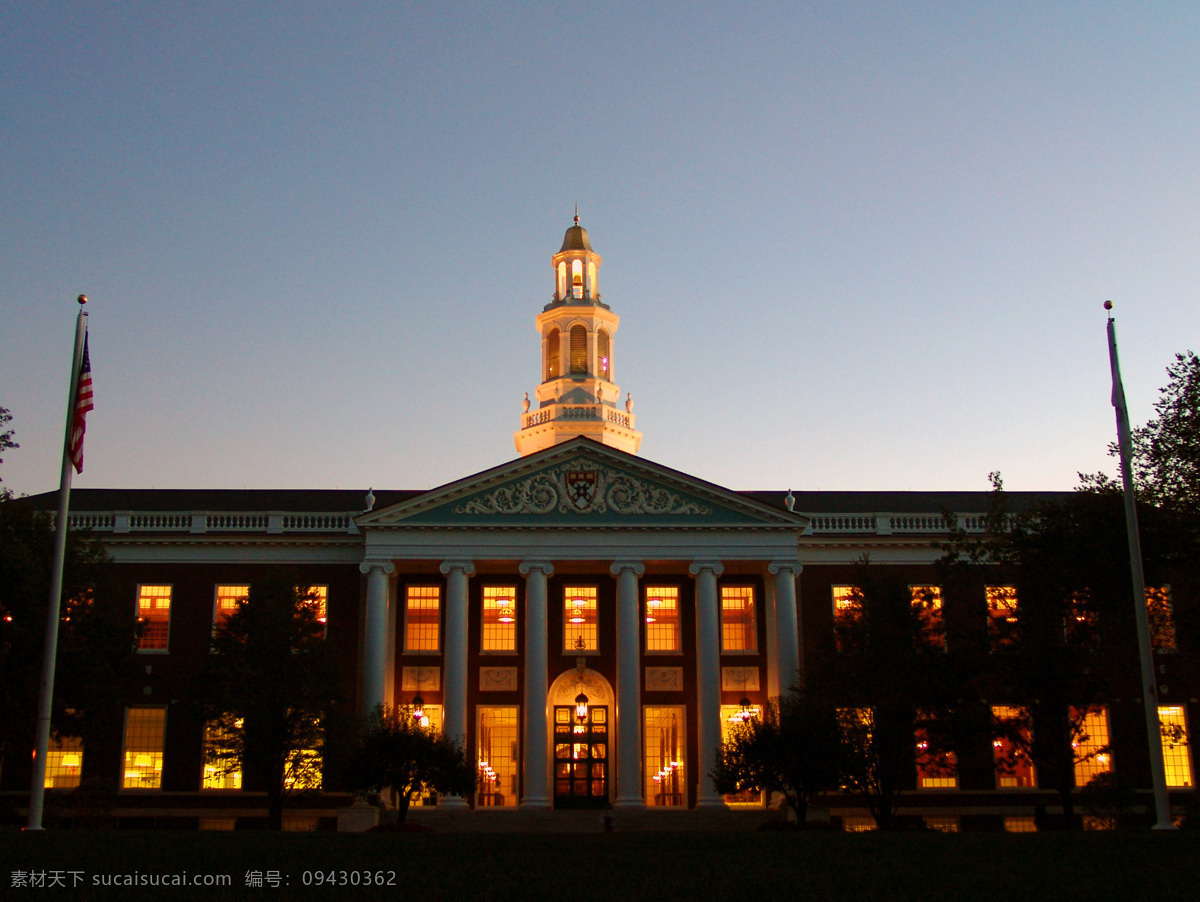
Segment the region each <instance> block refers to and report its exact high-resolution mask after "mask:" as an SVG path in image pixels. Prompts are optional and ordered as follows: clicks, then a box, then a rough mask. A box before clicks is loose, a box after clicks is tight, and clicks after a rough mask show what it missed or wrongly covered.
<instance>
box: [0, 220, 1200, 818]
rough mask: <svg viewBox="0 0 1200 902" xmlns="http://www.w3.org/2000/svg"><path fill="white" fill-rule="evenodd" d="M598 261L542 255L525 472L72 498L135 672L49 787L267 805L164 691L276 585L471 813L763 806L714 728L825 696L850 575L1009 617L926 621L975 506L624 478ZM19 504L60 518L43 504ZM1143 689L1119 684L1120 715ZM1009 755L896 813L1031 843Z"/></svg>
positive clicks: (609, 319)
mask: <svg viewBox="0 0 1200 902" xmlns="http://www.w3.org/2000/svg"><path fill="white" fill-rule="evenodd" d="M600 264H601V258H600V256H599V255H598V254H597V253H595V251H594V250H593V249H592V246H591V242H590V240H589V237H588V234H587V232H586V231H585V230H584V229H583V228H582V227H581V226H580V225H579V223H578V217H576V220H575V224H574V225H573V226H572V227H570V228H569V229H568V230H567V232H566V235H565V237H564V240H563V244H562V247H561V248H560V250H559V251H558V252H557V253H556V254H554V255H553V257H552V266H553V272H554V280H555V283H554V284H555V292H554V299H553V300H552V301H551V303H549V304H547V305H546V306H545V308H544V309H543V310H542V311H541V312H540V313H539V314H538V315H537V318H536V325H537V329H538V332H539V335H540V340H541V341H540V343H541V347H540V361H541V376H542V381H541V382H540V384H539V385H538V386H537V388H536V390H535V399H534V400H530V399H529V398H528V396H527V398H526V404H525V408H526V409H525V411H524V413H523V414H522V419H521V424H520V428H519V429H518V430H517V431H516V433H515V436H514V440H515V444H516V448H517V451H518V452H519V454H520V456H519V457H518V458H517V459H515V460H512V461H509V462H507V463H503V464H501V465H499V466H497V467H494V468H492V469H490V470H486V471H484V472H482V473H476V474H472V475H469V476H466V477H464V478H462V479H459V480H457V481H455V482H452V483H449V484H447V485H444V486H441V487H438V488H435V489H431V490H422V491H407V490H406V491H383V490H381V491H379V492H368V493H361V492H348V491H318V490H298V491H268V490H261V491H260V490H241V491H237V490H220V491H209V490H78V491H76V492H75V493H74V495H73V497H72V514H71V526H72V527H76V528H77V527H89V528H91V529H93V530H95V531H96V532H97V533H98V534H100V535H101V536H103V538H104V541H105V544H106V546H107V548H108V550H109V552H110V553H111V554H112V556H113V557H114V559H115V560H116V562H117V563H116V567H117V572H118V576H119V591H120V592H122V593H124V594H125V595H127V597H128V599H129V603H130V605H131V606H136V608H137V611H138V616H139V617H140V618H141V619H142V620H143V621H144V622H145V624H146V625H145V628H144V630H143V633H142V637H141V640H140V643H139V647H138V648H137V649H136V651H135V652H134V655H135V658H136V660H137V663H138V664H139V668H138V677H137V679H136V680H135V681H134V682H133V683H131V684H130V685H129V686H127V687H121V688H119V690H118V692H117V693H116V694H120V695H121V696H122V698H121V699H120V703H121V704H122V705H123V706H124V708H125V721H124V723H125V726H124V733H123V735H122V737H121V738H120V742H119V743H117V742H114V743H113V744H112V751H111V752H109V753H108V754H107V757H105V756H103V755H101V754H99V753H97V754H92V753H91V751H90V750H88V749H80V748H71V747H69V746H68V747H65V748H63V747H60V748H58V749H57V750H56V751H55V753H54V754H53V756H52V758H51V760H50V762H49V763H50V776H49V777H48V781H50V782H52V783H53V785H55V786H71V785H74V784H75V783H77V782H78V780H79V778H80V775H81V773H83V774H86V773H88V772H91V773H109V774H114V773H121V774H123V777H122V785H123V787H124V789H125V790H126V791H125V792H123V793H122V795H121V798H120V800H119V803H118V806H117V808H118V811H119V813H120V814H121V816H122V817H123V818H127V819H130V820H134V819H138V818H141V819H146V818H154V819H155V820H156V821H157V822H162V823H166V822H171V823H182V824H187V823H193V822H196V821H197V820H198V821H199V822H201V823H204V824H210V825H226V826H228V825H229V824H231V823H232V821H233V819H235V818H237V817H249V816H253V815H254V814H255V813H257V812H259V811H260V809H261V801H256V800H255V799H254V797H253V795H252V794H249V793H243V792H241V791H240V781H238V780H237V779H235V778H230V777H218V776H215V775H214V774H212V773H211V772H206V768H205V764H204V754H203V749H204V744H205V742H206V741H212V738H211V737H207V739H206V730H205V725H204V723H202V722H200V721H198V720H197V719H196V718H195V716H194V715H189V714H188V713H187V711H186V710H185V709H184V706H181V705H179V704H178V696H179V694H180V692H181V691H182V687H183V686H184V685H185V684H186V682H187V681H188V680H189V679H192V678H194V675H195V673H196V672H197V670H198V668H199V664H200V662H201V661H203V659H204V657H205V656H206V655H207V654H208V653H209V647H210V640H211V635H212V631H213V628H214V624H215V623H216V622H218V621H219V620H220V618H221V617H222V616H223V614H224V613H225V612H227V611H229V610H230V609H231V606H233V605H235V604H236V603H237V600H238V599H239V598H242V597H244V596H245V595H246V592H247V591H248V586H250V585H252V584H254V583H255V582H256V581H258V580H260V579H262V578H263V577H264V576H265V575H266V574H268V573H271V572H275V571H278V570H280V569H282V568H287V569H288V570H289V572H292V573H295V574H297V578H298V579H300V580H302V581H303V582H304V583H305V584H308V585H311V586H313V587H316V588H317V590H318V591H319V593H320V597H321V598H322V604H323V608H324V610H323V614H324V616H325V618H326V624H327V627H326V628H327V641H328V642H330V643H332V645H333V646H334V647H335V649H336V652H337V656H338V658H339V660H340V661H341V664H342V672H343V673H344V675H345V686H344V690H345V692H344V694H345V695H346V696H347V697H348V698H351V699H353V704H354V705H355V706H356V707H357V709H358V710H359V711H362V712H366V711H369V710H370V709H371V708H372V707H373V706H375V705H377V704H379V703H386V704H389V705H393V706H402V705H413V704H414V702H415V701H416V703H417V704H419V705H420V707H421V708H422V710H423V711H424V716H425V717H427V718H428V719H429V720H430V722H432V723H433V724H434V725H435V726H439V727H440V728H441V729H442V730H444V731H446V732H447V733H449V734H452V735H454V736H457V737H461V738H462V740H463V742H464V743H465V744H466V747H467V749H468V750H469V754H471V755H474V756H475V758H476V760H477V761H478V762H479V774H480V778H479V779H480V782H479V788H478V791H477V792H476V793H475V794H474V797H473V798H469V799H461V798H443V799H440V800H438V805H437V807H438V808H439V809H443V810H444V809H447V808H449V809H451V810H453V809H455V808H458V809H465V808H467V807H471V808H474V809H475V810H476V812H477V815H476V816H478V817H486V816H488V814H487V812H484V811H483V810H482V809H486V808H520V809H533V810H538V809H547V810H554V811H558V810H562V809H568V808H580V807H583V808H587V807H606V808H607V807H609V806H611V807H612V808H614V809H617V810H618V811H620V810H622V809H630V810H644V809H652V808H662V809H679V810H692V809H704V808H713V809H723V808H726V807H729V806H734V807H745V808H747V809H749V810H761V809H763V807H764V806H765V804H766V800H764V799H762V798H759V797H737V798H726V797H722V796H721V795H719V794H717V793H716V792H715V790H714V789H713V787H712V784H711V781H710V780H708V779H707V778H706V775H707V774H708V773H709V772H710V771H711V770H712V767H713V764H714V756H715V750H716V749H717V747H718V744H719V743H720V741H721V739H722V737H723V735H724V734H725V732H726V730H727V729H728V727H729V724H730V723H731V722H736V721H737V720H738V719H739V718H740V717H742V716H744V715H745V714H746V713H747V712H751V713H752V712H753V711H754V710H755V709H757V708H760V707H761V706H762V705H764V704H765V703H766V701H767V700H768V699H769V698H771V697H774V696H778V695H780V694H781V693H782V692H784V691H786V689H787V688H788V687H789V686H790V685H792V684H793V683H794V681H795V675H796V674H797V672H798V671H803V672H805V673H806V674H807V676H808V678H809V679H819V678H820V673H819V672H816V671H814V668H815V667H817V666H818V665H817V664H815V663H814V662H817V661H819V660H821V659H822V656H823V655H825V654H827V653H828V652H830V651H832V650H833V649H834V624H835V620H836V618H837V617H838V616H839V612H840V611H843V610H844V609H845V607H846V605H847V603H848V601H849V599H850V594H848V593H850V592H851V591H852V589H851V587H852V583H853V579H854V577H853V572H854V571H853V567H854V562H855V561H857V560H859V559H861V558H862V557H863V556H864V555H869V556H870V558H871V559H872V561H874V562H875V563H879V564H884V565H887V566H888V567H890V568H893V572H896V573H899V574H902V575H903V578H904V579H905V580H906V581H907V582H908V583H909V584H910V585H911V586H913V587H917V588H919V589H921V590H922V591H924V592H925V595H924V596H923V597H924V598H925V601H926V603H927V604H930V605H932V606H933V608H934V609H935V614H936V616H937V617H938V619H939V623H941V622H943V621H944V623H945V627H946V635H947V636H948V637H949V638H948V641H950V642H955V641H958V639H959V638H960V637H961V636H963V635H967V634H976V635H985V634H986V632H987V630H988V629H989V623H994V622H995V619H996V618H997V617H1001V618H1003V617H1006V616H1011V615H1012V613H1013V611H1012V608H1011V605H1012V597H1011V593H1008V594H1006V590H1005V587H995V586H992V587H989V586H986V585H985V582H986V580H985V579H984V578H982V577H981V579H980V581H979V584H978V586H977V587H976V590H975V592H974V595H973V596H972V597H970V598H965V597H964V598H951V597H947V598H946V600H945V610H944V614H943V609H942V604H943V600H942V596H941V591H940V589H938V587H937V586H936V582H937V575H936V570H935V568H934V566H933V565H934V562H935V561H936V560H937V559H938V558H939V557H940V556H941V552H940V551H939V550H937V549H936V548H935V547H934V542H935V541H936V540H938V539H942V538H945V535H946V526H945V520H944V518H943V515H942V512H943V511H945V510H953V511H957V512H958V516H959V522H960V523H961V524H963V525H964V526H965V527H966V528H967V529H968V530H972V529H975V530H978V529H979V528H980V525H979V519H980V515H981V514H982V512H983V511H985V510H986V507H987V502H988V499H987V496H986V495H985V494H983V493H922V492H915V493H914V492H797V493H793V492H792V491H790V490H789V491H786V492H785V491H778V492H739V491H733V490H730V489H727V488H724V487H721V486H718V485H713V484H711V483H708V482H705V481H703V480H700V479H696V478H694V477H691V476H689V475H687V474H685V473H681V472H678V471H675V470H672V469H670V468H668V467H666V466H662V465H660V464H657V463H654V462H651V461H647V460H644V459H642V458H640V457H638V456H637V450H638V445H639V443H640V439H641V433H640V432H638V431H637V430H636V428H635V417H634V414H633V412H632V399H631V397H630V396H629V395H628V394H626V396H625V399H624V400H622V398H621V389H620V387H619V386H618V385H617V384H616V382H615V381H614V379H615V359H616V354H615V339H616V333H617V327H618V324H619V318H618V316H617V315H616V314H615V313H614V312H613V311H612V309H611V308H610V307H609V306H608V305H607V304H606V303H605V302H603V300H602V296H601V294H600V292H599V269H600ZM1036 497H1037V496H1033V495H1028V496H1020V497H1019V498H1018V500H1024V501H1031V500H1035V498H1036ZM34 502H35V503H37V504H40V505H41V506H42V507H44V508H46V509H51V508H52V507H53V504H54V499H53V497H51V496H48V495H47V496H41V497H39V498H36V499H34ZM1164 599H1165V600H1164V601H1163V604H1165V605H1168V606H1169V603H1170V599H1169V598H1166V597H1165V596H1164ZM1167 610H1168V611H1169V607H1168V608H1167ZM1161 660H1162V662H1163V667H1164V668H1166V667H1167V666H1168V665H1169V666H1170V667H1172V668H1175V669H1176V670H1178V669H1179V668H1180V667H1182V668H1183V671H1185V672H1186V680H1185V681H1184V685H1193V686H1197V687H1200V682H1192V681H1193V680H1195V679H1196V677H1197V676H1200V674H1197V673H1196V669H1195V667H1194V662H1193V661H1192V660H1191V659H1190V658H1189V659H1187V660H1186V661H1184V660H1183V659H1182V658H1181V657H1180V656H1178V655H1173V656H1172V655H1171V653H1170V652H1169V650H1166V649H1164V650H1163V651H1162V655H1161ZM1181 662H1182V664H1181ZM1165 672H1166V670H1165V669H1164V673H1165ZM1183 691H1184V693H1185V694H1184V695H1183V696H1180V695H1179V689H1176V690H1175V692H1176V694H1175V695H1169V693H1168V694H1167V695H1164V698H1167V697H1169V698H1170V705H1169V706H1168V708H1165V709H1164V711H1165V714H1164V716H1165V717H1168V718H1174V720H1173V721H1172V722H1173V723H1177V724H1178V726H1179V728H1180V730H1182V731H1183V732H1182V733H1181V734H1180V735H1181V736H1182V737H1183V740H1182V741H1181V742H1178V743H1176V744H1175V745H1174V746H1173V747H1172V752H1171V754H1173V755H1174V756H1175V757H1174V763H1173V764H1172V765H1171V766H1172V767H1173V768H1174V770H1172V771H1171V773H1172V774H1173V779H1174V781H1175V784H1176V785H1177V786H1179V787H1181V788H1182V787H1187V788H1190V787H1191V785H1192V775H1191V774H1192V772H1191V761H1190V757H1189V755H1190V749H1189V747H1188V746H1187V744H1186V730H1187V726H1188V717H1189V712H1190V710H1191V709H1193V708H1194V706H1195V704H1196V699H1194V698H1191V697H1190V695H1189V693H1191V692H1193V690H1189V689H1184V690H1183ZM1137 693H1138V689H1137V686H1136V684H1135V685H1134V686H1133V687H1130V688H1129V689H1128V691H1126V692H1125V693H1124V695H1125V696H1127V697H1128V698H1133V697H1134V696H1136V695H1137ZM116 703H117V700H114V704H116ZM997 710H999V708H997ZM1140 717H1141V715H1140V713H1139V712H1138V710H1137V709H1136V706H1134V705H1133V703H1132V702H1128V703H1126V702H1121V701H1119V700H1116V699H1115V700H1114V702H1113V704H1112V706H1110V707H1107V708H1102V709H1099V711H1098V712H1097V713H1096V714H1095V715H1094V718H1095V720H1094V722H1092V730H1091V735H1092V737H1093V739H1096V737H1100V736H1101V735H1104V736H1106V737H1107V738H1106V739H1105V744H1106V745H1110V746H1111V750H1110V751H1109V752H1105V755H1106V756H1107V758H1108V760H1111V759H1112V758H1116V759H1118V760H1119V761H1121V765H1120V766H1124V765H1125V762H1128V767H1129V768H1130V771H1131V772H1132V773H1134V774H1137V775H1138V779H1139V780H1141V783H1142V784H1148V778H1147V779H1142V775H1143V774H1144V772H1145V771H1146V770H1147V765H1146V761H1145V758H1146V752H1145V741H1144V732H1140V731H1141V726H1140V723H1141V721H1140ZM918 740H919V737H914V746H915V745H916V744H917V742H918ZM1096 741H1098V740H1096ZM1000 746H1001V740H999V739H997V740H995V742H994V743H993V742H992V741H991V739H990V737H982V739H981V745H980V748H979V749H977V750H976V754H975V756H974V757H973V758H971V757H970V756H966V757H965V758H964V760H963V761H960V762H959V768H958V771H957V772H955V773H951V774H949V775H948V774H947V773H945V772H944V771H943V772H939V773H938V774H936V775H931V774H923V773H920V772H918V771H916V770H914V773H913V775H912V781H913V782H912V788H913V789H914V790H919V791H917V792H914V793H912V794H911V796H910V799H909V800H908V801H906V804H908V805H909V808H910V809H911V810H912V811H913V812H915V813H916V815H917V816H925V817H926V818H927V819H928V821H929V823H930V824H931V825H933V826H943V827H947V826H949V825H951V824H953V825H954V826H955V828H957V825H959V824H960V823H965V824H967V825H970V824H972V823H975V824H978V825H982V826H986V825H992V826H998V825H999V824H1001V823H1002V822H1003V820H1004V818H1006V817H1007V818H1014V819H1015V820H1011V821H1010V822H1009V826H1013V827H1015V826H1020V825H1024V824H1026V823H1032V816H1033V812H1034V810H1035V808H1036V807H1037V806H1038V805H1043V804H1051V805H1052V804H1053V803H1054V801H1053V797H1052V796H1051V795H1050V794H1048V793H1044V792H1041V791H1039V790H1038V789H1037V786H1036V775H1035V774H1033V773H1032V770H1031V769H1029V768H1021V767H1018V768H1016V769H1013V768H1007V769H1006V768H1005V767H1001V766H997V764H996V762H998V761H999V760H1000V758H1001V757H1002V754H1001V752H1002V751H1004V750H1003V749H1001V748H1000ZM118 748H119V749H120V751H119V752H118V751H117V749H118ZM998 750H999V751H998ZM1093 766H1094V765H1093ZM5 779H6V783H7V784H8V785H7V786H6V787H5V788H6V789H13V790H15V789H18V788H19V787H20V784H19V782H15V783H14V782H12V781H13V779H14V778H12V777H10V775H9V773H6V774H5ZM17 779H19V778H17ZM326 784H327V785H326V787H325V788H326V789H328V790H330V793H329V794H327V795H326V796H324V797H321V798H320V799H319V800H317V801H313V802H310V803H306V804H308V806H309V807H308V809H306V810H309V811H311V812H316V813H315V814H314V815H313V817H324V818H331V817H333V816H335V815H336V807H337V806H338V805H343V804H345V803H346V802H347V801H348V797H347V796H346V795H345V794H344V793H343V794H339V793H337V792H336V790H337V789H338V788H339V787H338V786H337V781H336V777H335V776H334V775H330V774H327V775H326ZM829 804H830V807H831V810H833V811H834V813H835V816H838V817H845V819H846V821H845V823H846V825H847V827H853V826H854V825H855V823H857V822H856V821H855V818H856V817H859V816H861V815H862V814H863V813H864V812H862V811H861V810H860V809H859V808H858V807H857V804H856V803H854V802H853V801H852V800H850V799H848V798H847V797H841V796H839V797H831V799H830V802H829ZM310 820H311V818H310Z"/></svg>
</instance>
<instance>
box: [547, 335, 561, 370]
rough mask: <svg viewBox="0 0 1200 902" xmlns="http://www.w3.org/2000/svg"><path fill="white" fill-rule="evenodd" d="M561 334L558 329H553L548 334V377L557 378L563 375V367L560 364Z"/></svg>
mask: <svg viewBox="0 0 1200 902" xmlns="http://www.w3.org/2000/svg"><path fill="white" fill-rule="evenodd" d="M558 338H559V335H558V330H557V329H551V330H550V334H549V335H547V336H546V378H547V379H557V378H558V377H559V376H561V375H562V367H561V366H560V365H559V349H558V346H559V340H558Z"/></svg>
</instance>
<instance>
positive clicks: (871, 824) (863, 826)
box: [842, 817, 879, 833]
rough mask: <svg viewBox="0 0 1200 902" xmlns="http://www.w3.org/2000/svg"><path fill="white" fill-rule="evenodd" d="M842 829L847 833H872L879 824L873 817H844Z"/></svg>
mask: <svg viewBox="0 0 1200 902" xmlns="http://www.w3.org/2000/svg"><path fill="white" fill-rule="evenodd" d="M842 829H843V830H845V831H846V832H847V833H870V832H872V831H873V830H878V829H879V826H878V825H877V824H876V823H875V818H873V817H843V818H842Z"/></svg>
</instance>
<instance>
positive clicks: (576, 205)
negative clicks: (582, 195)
mask: <svg viewBox="0 0 1200 902" xmlns="http://www.w3.org/2000/svg"><path fill="white" fill-rule="evenodd" d="M575 225H579V201H575Z"/></svg>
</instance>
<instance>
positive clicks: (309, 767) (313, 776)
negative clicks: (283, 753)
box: [283, 749, 324, 789]
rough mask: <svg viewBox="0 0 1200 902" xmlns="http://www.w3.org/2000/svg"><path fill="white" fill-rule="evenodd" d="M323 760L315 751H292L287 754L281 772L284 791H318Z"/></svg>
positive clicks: (317, 751) (318, 752)
mask: <svg viewBox="0 0 1200 902" xmlns="http://www.w3.org/2000/svg"><path fill="white" fill-rule="evenodd" d="M323 766H324V759H323V757H322V755H321V752H320V751H319V750H317V749H293V750H292V751H290V752H288V756H287V764H286V765H285V767H284V771H283V785H284V788H286V789H320V788H321V783H322V778H321V768H322V767H323Z"/></svg>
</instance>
